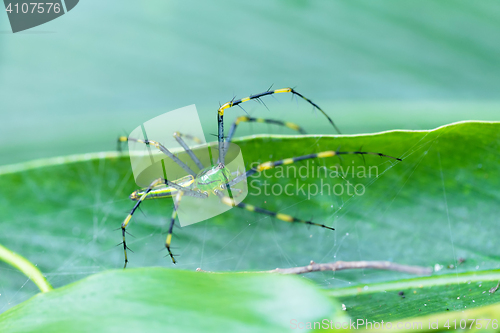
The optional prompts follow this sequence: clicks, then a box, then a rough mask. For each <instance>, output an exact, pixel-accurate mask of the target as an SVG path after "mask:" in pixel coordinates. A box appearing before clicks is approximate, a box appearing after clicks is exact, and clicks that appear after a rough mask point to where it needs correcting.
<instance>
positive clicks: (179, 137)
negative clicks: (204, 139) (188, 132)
mask: <svg viewBox="0 0 500 333" xmlns="http://www.w3.org/2000/svg"><path fill="white" fill-rule="evenodd" d="M183 136H185V135H182V134H181V133H179V132H175V133H174V138H175V140H177V143H178V144H179V145H181V147H182V148H183V149H184V150H185V151H186V153H187V154H188V155H189V157H191V159H192V160H193V162H194V163H195V164H196V166H197V167H198V169H200V170H202V169H203V168H204V167H203V164H202V163H201V161H200V159H199V158H198V157H197V156H196V155H195V154H194V153H193V151H192V150H191V148H189V146H188V145H187V144H186V142H185V141H184V140H183V139H182V137H183ZM191 137H192V138H194V139H197V138H196V137H193V136H191ZM198 141H199V142H201V141H200V139H198Z"/></svg>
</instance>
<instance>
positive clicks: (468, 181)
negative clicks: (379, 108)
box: [0, 122, 500, 311]
mask: <svg viewBox="0 0 500 333" xmlns="http://www.w3.org/2000/svg"><path fill="white" fill-rule="evenodd" d="M237 143H238V145H239V146H240V147H241V149H242V151H243V155H244V158H245V161H246V163H247V164H250V163H251V162H256V161H260V162H265V161H268V160H277V159H282V158H288V157H293V156H300V155H305V154H310V153H314V152H320V151H325V150H335V149H337V148H339V147H340V149H341V150H344V151H349V150H359V149H362V150H366V151H374V152H382V153H385V154H389V155H392V156H397V157H401V158H402V159H403V161H402V162H397V161H395V160H391V159H386V158H379V157H375V156H366V157H365V159H364V160H363V159H361V158H359V157H353V156H345V157H343V158H342V160H341V161H339V159H337V158H328V159H318V160H315V161H314V163H313V161H310V162H309V163H307V162H301V164H297V165H296V166H297V167H298V169H295V170H296V172H297V175H295V174H294V173H293V169H290V170H289V171H290V172H289V174H288V177H285V176H282V175H280V170H279V169H276V170H269V171H266V173H265V174H262V175H260V177H255V178H253V177H252V178H251V179H250V183H249V184H250V194H249V195H248V197H247V198H246V199H245V202H246V203H249V204H253V205H255V206H259V207H263V208H266V209H269V210H273V211H279V212H281V213H285V214H290V215H293V216H297V217H299V218H303V219H310V218H312V220H313V221H315V222H321V223H324V224H326V225H331V226H334V227H335V229H336V230H335V231H330V230H325V229H322V228H314V227H311V228H307V227H306V226H304V225H301V224H294V225H290V224H288V223H286V222H282V221H279V220H276V221H273V220H272V219H270V218H269V217H266V216H263V215H259V214H256V213H250V212H247V211H242V210H238V209H231V210H230V211H229V212H226V213H224V214H222V215H220V216H217V217H215V218H213V219H211V220H208V221H204V222H201V223H197V224H194V225H191V226H187V227H184V228H176V229H174V233H175V235H174V238H173V243H172V245H173V246H174V252H175V253H177V254H180V255H181V256H180V257H178V260H179V264H178V265H177V266H175V267H176V268H182V269H187V270H194V269H196V268H197V267H201V268H202V269H204V270H209V271H239V270H268V269H274V268H276V267H294V266H303V265H307V264H308V263H309V262H310V260H314V261H315V262H318V263H321V262H332V261H336V260H344V261H357V260H389V261H394V262H398V263H402V264H410V265H420V266H427V267H429V266H432V267H434V266H435V265H436V264H438V267H440V266H439V265H442V266H443V268H442V270H441V271H439V272H437V273H436V274H438V275H439V274H443V273H444V274H446V273H455V272H456V273H460V272H469V271H481V270H490V269H495V268H498V267H499V266H500V258H499V257H498V253H497V246H496V244H497V242H496V240H497V239H498V238H499V236H500V230H499V229H498V228H497V215H498V214H497V212H498V208H497V204H498V197H499V192H498V188H500V187H499V181H498V177H496V174H498V162H499V158H498V153H497V152H498V151H499V145H500V124H499V123H486V122H484V123H480V122H468V123H458V124H452V125H449V126H445V127H442V128H439V129H436V130H434V131H393V132H385V133H380V134H374V135H358V136H341V137H333V136H293V137H284V136H257V137H250V138H245V139H242V140H240V141H238V142H237ZM360 147H362V148H360ZM339 163H341V164H339ZM338 164H339V165H341V166H342V167H344V170H345V168H347V167H352V166H354V167H356V168H358V167H362V166H364V167H366V168H370V167H376V168H377V170H378V177H371V178H368V177H367V178H363V177H357V175H354V177H353V175H352V174H349V173H348V174H346V175H345V177H343V179H341V178H334V177H324V175H323V174H321V176H320V177H318V175H317V171H318V169H317V167H318V166H319V167H321V168H323V167H327V168H330V167H333V166H335V165H338ZM284 170H285V171H286V169H284ZM313 170H314V171H315V174H314V175H313V174H312V172H313ZM320 170H322V169H320ZM282 171H283V170H282ZM301 171H302V172H303V173H309V175H308V177H301V174H300V172H301ZM0 174H1V175H0V215H1V216H3V217H4V218H3V219H2V220H1V221H0V226H1V227H2V229H3V230H8V233H7V234H5V233H4V234H2V235H0V243H1V244H3V245H5V246H7V247H9V248H10V249H12V250H13V251H17V252H22V253H23V255H25V256H26V257H27V258H28V259H29V260H31V261H32V262H34V263H35V264H36V265H37V266H38V267H39V268H40V269H41V271H42V272H44V273H46V275H47V279H48V281H49V282H50V283H51V284H52V285H54V286H55V287H58V286H63V285H66V284H68V283H70V282H73V281H76V280H79V279H81V278H83V277H85V276H86V275H90V274H93V273H96V272H100V271H102V270H105V269H109V268H119V267H122V265H123V251H122V249H121V248H120V247H116V246H115V245H116V244H118V243H119V242H120V241H121V234H120V232H119V231H116V229H117V228H118V227H119V226H120V223H121V222H122V221H123V219H124V218H125V216H126V215H127V213H128V211H130V209H131V208H132V205H133V203H132V202H131V201H129V200H128V195H129V194H130V193H131V192H132V191H133V190H134V189H135V188H136V186H135V185H134V181H133V179H132V177H131V171H130V164H129V160H128V157H126V156H119V155H118V154H116V153H102V154H95V155H78V156H74V157H66V158H61V159H51V160H43V161H38V162H32V163H27V164H23V165H17V166H9V167H3V168H2V169H1V171H0ZM282 174H283V172H282ZM285 175H286V174H285ZM302 175H304V174H302ZM268 177H269V178H268ZM265 182H267V183H268V184H279V185H280V186H281V187H282V188H283V187H284V186H286V185H288V184H291V185H290V186H291V189H292V190H293V191H295V190H296V189H297V188H298V187H300V186H302V184H304V188H305V189H307V188H308V187H310V188H311V190H313V189H314V186H319V185H322V182H323V184H328V185H329V186H330V189H331V188H332V187H333V186H343V187H344V189H345V190H346V189H349V188H351V189H352V185H349V186H348V187H346V184H347V182H349V183H350V184H353V185H357V184H362V185H364V186H365V193H364V194H363V195H358V196H356V195H352V194H351V195H349V194H348V193H347V190H346V191H345V193H343V194H342V195H332V194H330V195H326V194H324V195H320V194H316V195H314V193H310V195H309V198H308V195H307V193H305V194H302V193H300V192H298V193H296V192H294V193H293V195H290V196H288V195H284V194H281V195H276V196H275V195H264V194H263V193H261V194H260V195H253V194H256V193H255V192H252V191H256V189H255V188H253V187H252V184H253V185H257V184H259V186H260V188H261V189H263V186H264V185H265ZM339 188H340V187H339ZM325 189H326V188H325ZM142 209H143V212H144V214H145V215H142V214H141V213H140V212H138V213H137V214H135V215H134V218H133V220H132V222H131V225H130V228H129V229H128V230H129V231H130V232H131V233H132V234H133V235H134V236H135V238H132V237H129V238H128V241H129V246H130V247H131V248H132V250H134V253H130V257H129V258H130V263H129V267H138V266H154V265H160V266H168V267H173V265H172V264H171V263H170V261H169V258H168V257H167V258H164V256H165V254H166V253H165V252H159V251H160V250H161V249H162V248H164V242H165V237H166V236H165V234H162V233H164V232H165V231H166V226H167V222H168V219H169V217H170V214H171V209H172V202H171V201H170V200H161V201H149V202H147V203H145V204H144V206H143V208H142ZM460 257H462V258H465V259H466V261H465V262H464V263H463V264H461V265H458V259H459V258H460ZM449 265H454V268H453V269H452V270H451V269H449V268H447V267H448V266H449ZM308 277H310V278H311V279H313V280H315V281H316V282H318V283H319V285H320V286H322V287H324V288H335V289H338V288H343V287H349V286H361V287H362V286H364V285H365V284H369V283H377V282H383V281H396V280H400V279H403V278H407V277H408V275H406V274H402V273H396V272H383V271H370V270H362V271H341V272H318V273H314V274H309V275H308ZM2 279H3V281H5V283H4V284H3V285H4V289H3V291H2V298H0V300H1V302H2V305H1V306H2V309H6V308H8V307H10V306H12V305H13V304H16V303H19V302H20V301H22V300H24V299H26V298H28V297H29V296H31V295H34V294H36V293H37V290H36V288H35V287H34V286H32V285H31V284H30V283H28V281H26V279H25V278H23V277H20V275H19V273H17V272H15V271H12V270H8V271H5V274H3V278H2ZM398 302H401V300H400V299H396V300H395V302H392V303H391V304H392V306H393V307H394V306H397V304H399V303H398ZM477 305H481V304H477ZM473 306H475V305H473ZM437 310H439V309H436V311H437Z"/></svg>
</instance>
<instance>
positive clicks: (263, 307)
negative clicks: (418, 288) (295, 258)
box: [0, 268, 342, 333]
mask: <svg viewBox="0 0 500 333" xmlns="http://www.w3.org/2000/svg"><path fill="white" fill-rule="evenodd" d="M334 306H335V308H336V309H337V311H336V312H342V310H341V308H340V306H338V305H336V304H335V303H332V302H331V301H329V300H328V298H327V297H325V296H324V295H323V294H322V293H321V292H319V291H318V290H316V289H315V288H314V287H313V286H312V284H311V283H308V282H307V281H306V280H304V279H299V278H296V277H289V276H277V275H271V274H238V273H232V274H213V273H202V272H187V271H182V270H168V269H163V268H141V269H127V270H113V271H108V272H105V273H101V274H95V275H93V276H91V277H88V278H86V279H84V280H82V281H79V282H76V283H73V284H70V285H68V286H66V287H62V288H59V289H56V290H54V291H51V292H49V293H45V294H39V295H37V296H35V297H33V298H32V299H30V300H29V301H26V302H24V303H22V304H20V305H18V306H17V307H15V308H12V309H11V310H9V311H7V312H6V313H4V314H2V315H1V316H0V331H1V332H3V333H11V332H24V333H27V332H93V331H94V332H199V331H203V332H220V331H221V329H223V330H225V331H228V332H284V331H287V332H288V330H289V327H290V322H291V320H294V319H295V320H296V321H297V322H309V321H318V320H322V319H323V318H330V317H331V315H332V313H333V312H334Z"/></svg>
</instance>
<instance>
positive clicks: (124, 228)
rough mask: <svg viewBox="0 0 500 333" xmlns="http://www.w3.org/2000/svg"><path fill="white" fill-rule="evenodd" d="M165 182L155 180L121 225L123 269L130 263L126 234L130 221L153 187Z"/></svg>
mask: <svg viewBox="0 0 500 333" xmlns="http://www.w3.org/2000/svg"><path fill="white" fill-rule="evenodd" d="M163 182H164V179H162V178H158V179H155V180H154V181H153V182H152V183H151V184H150V185H149V186H148V188H147V189H146V190H145V191H144V194H142V196H141V197H140V199H139V200H137V202H136V203H135V205H134V207H133V208H132V210H131V211H130V213H129V214H128V215H127V217H126V218H125V220H124V221H123V222H122V225H121V229H122V237H123V253H124V254H125V264H124V265H123V268H126V267H127V263H128V258H127V249H128V247H127V241H126V240H125V234H126V233H127V231H126V228H127V226H128V224H129V223H130V220H131V219H132V215H134V213H135V211H136V210H137V208H139V205H140V204H141V202H143V201H144V199H146V197H147V196H148V194H149V192H151V190H152V189H153V187H155V186H157V185H159V184H161V183H163Z"/></svg>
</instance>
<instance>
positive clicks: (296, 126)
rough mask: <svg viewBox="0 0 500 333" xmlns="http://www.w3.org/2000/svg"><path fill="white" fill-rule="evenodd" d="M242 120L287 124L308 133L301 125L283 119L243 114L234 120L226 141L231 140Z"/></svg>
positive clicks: (298, 130) (291, 127)
mask: <svg viewBox="0 0 500 333" xmlns="http://www.w3.org/2000/svg"><path fill="white" fill-rule="evenodd" d="M241 122H249V123H252V122H256V123H267V124H273V125H279V126H285V127H288V128H290V129H293V130H294V131H297V132H299V133H301V134H306V131H305V130H304V129H303V128H302V127H300V126H299V125H297V124H294V123H290V122H286V121H281V120H274V119H264V118H252V117H247V116H241V117H238V118H236V120H235V121H234V123H233V125H232V126H231V129H230V130H229V134H228V136H227V138H226V142H231V139H232V138H233V136H234V132H235V131H236V127H237V126H238V125H239V124H240V123H241Z"/></svg>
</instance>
